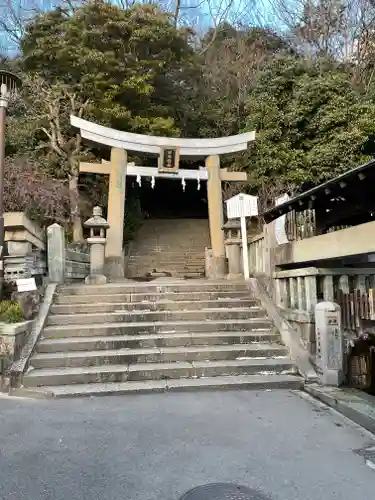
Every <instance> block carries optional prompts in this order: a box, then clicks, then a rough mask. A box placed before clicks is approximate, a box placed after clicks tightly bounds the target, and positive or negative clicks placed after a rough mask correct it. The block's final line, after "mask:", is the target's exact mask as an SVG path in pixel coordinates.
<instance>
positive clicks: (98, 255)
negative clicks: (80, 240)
mask: <svg viewBox="0 0 375 500" xmlns="http://www.w3.org/2000/svg"><path fill="white" fill-rule="evenodd" d="M102 215H103V211H102V209H101V207H94V208H93V211H92V217H91V218H90V219H88V220H87V221H86V222H85V223H84V226H85V227H88V228H89V229H90V237H89V238H87V243H88V244H89V246H90V274H89V276H87V277H86V279H85V283H86V284H87V285H102V284H104V283H107V278H106V277H105V276H104V251H105V244H106V242H107V238H106V230H107V229H108V228H109V224H108V222H107V221H106V220H105V219H104V217H103V216H102Z"/></svg>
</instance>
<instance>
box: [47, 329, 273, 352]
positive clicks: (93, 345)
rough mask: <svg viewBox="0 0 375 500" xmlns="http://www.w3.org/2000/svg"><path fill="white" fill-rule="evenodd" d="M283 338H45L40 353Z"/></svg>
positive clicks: (263, 333)
mask: <svg viewBox="0 0 375 500" xmlns="http://www.w3.org/2000/svg"><path fill="white" fill-rule="evenodd" d="M279 340H280V335H279V334H278V333H275V332H273V331H272V330H269V331H267V330H265V331H261V332H260V333H253V332H210V333H205V332H202V333H183V332H182V333H179V332H177V333H160V334H149V335H115V336H113V337H105V336H98V337H65V338H62V339H54V338H51V339H42V340H40V341H39V342H38V345H37V352H39V353H48V352H50V353H51V352H71V351H94V350H102V349H122V348H128V349H142V348H147V347H185V346H193V345H195V346H197V345H231V344H249V343H253V342H257V343H261V342H264V343H265V342H272V343H277V342H279Z"/></svg>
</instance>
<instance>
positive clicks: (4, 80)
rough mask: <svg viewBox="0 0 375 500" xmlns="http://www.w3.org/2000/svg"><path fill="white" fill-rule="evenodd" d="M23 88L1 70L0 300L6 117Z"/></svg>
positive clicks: (2, 260) (2, 276) (18, 81)
mask: <svg viewBox="0 0 375 500" xmlns="http://www.w3.org/2000/svg"><path fill="white" fill-rule="evenodd" d="M19 87H21V80H20V78H19V77H18V76H17V75H14V74H13V73H10V72H9V71H4V70H1V69H0V298H1V297H2V293H3V284H4V170H5V116H6V110H7V107H8V103H9V99H10V97H11V95H12V94H13V93H15V92H16V91H17V89H18V88H19Z"/></svg>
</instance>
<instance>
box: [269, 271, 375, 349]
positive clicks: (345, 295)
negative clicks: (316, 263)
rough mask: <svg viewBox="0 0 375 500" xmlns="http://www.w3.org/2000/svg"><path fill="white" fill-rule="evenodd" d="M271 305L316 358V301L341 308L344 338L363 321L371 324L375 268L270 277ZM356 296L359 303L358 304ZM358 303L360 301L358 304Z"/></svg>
mask: <svg viewBox="0 0 375 500" xmlns="http://www.w3.org/2000/svg"><path fill="white" fill-rule="evenodd" d="M273 278H274V301H275V304H276V306H277V307H278V308H279V310H280V312H281V313H282V315H283V317H284V318H285V319H286V320H288V321H289V322H290V323H291V324H292V326H294V328H296V329H297V330H298V331H299V334H300V338H301V341H302V343H303V345H304V346H305V348H306V349H307V350H308V351H309V353H310V355H311V356H312V357H314V356H315V342H316V339H315V318H314V309H315V305H316V304H317V303H318V301H321V300H329V301H333V302H337V303H339V304H340V305H341V307H342V323H343V327H344V331H345V332H346V334H347V335H348V336H349V335H352V334H356V333H357V332H358V329H360V328H361V327H362V320H363V321H364V322H365V321H367V320H371V314H370V310H371V307H370V306H371V304H370V303H369V301H368V297H369V296H370V297H371V295H372V293H371V290H373V289H374V288H375V268H334V269H329V268H327V269H326V268H316V267H307V268H302V269H292V270H287V271H278V272H275V273H274V274H273ZM357 294H359V295H360V297H361V300H362V303H363V300H367V304H368V307H367V308H366V306H364V305H362V306H361V304H360V303H357V299H356V297H357ZM360 302H361V301H360Z"/></svg>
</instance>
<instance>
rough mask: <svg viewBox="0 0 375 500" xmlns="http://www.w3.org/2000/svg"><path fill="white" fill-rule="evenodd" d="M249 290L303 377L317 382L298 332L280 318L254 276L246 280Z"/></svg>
mask: <svg viewBox="0 0 375 500" xmlns="http://www.w3.org/2000/svg"><path fill="white" fill-rule="evenodd" d="M246 284H247V286H248V288H249V290H250V291H252V292H253V293H254V295H255V297H258V298H259V299H260V301H261V304H262V306H263V307H264V309H265V310H266V312H267V315H268V317H269V318H270V319H271V321H272V322H273V324H274V325H275V327H276V328H277V329H278V330H279V332H280V335H281V338H282V341H283V343H284V344H285V345H286V346H287V347H288V348H289V349H290V354H291V356H292V358H293V359H294V361H295V362H296V364H297V367H298V370H299V372H300V373H301V375H302V376H303V377H304V378H305V380H306V382H309V383H310V382H311V383H312V382H317V381H318V379H319V377H318V374H317V373H316V371H315V368H314V365H313V364H312V362H311V360H310V356H309V354H308V352H307V351H306V350H305V349H304V347H303V346H302V344H301V342H300V339H299V336H298V333H297V331H295V330H294V329H293V328H292V327H291V326H290V325H289V323H288V322H287V321H285V320H284V318H282V316H281V315H280V313H279V311H278V310H277V307H276V306H275V305H274V304H273V302H272V301H271V299H270V298H269V297H268V295H267V294H266V292H265V290H264V288H263V287H262V285H261V284H260V283H259V281H258V280H257V279H256V278H250V279H249V280H248V281H247V282H246Z"/></svg>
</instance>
